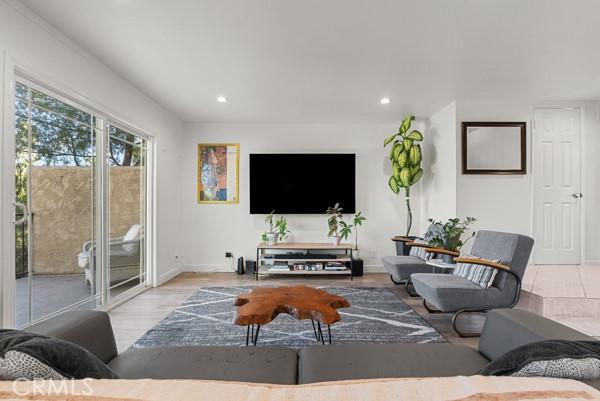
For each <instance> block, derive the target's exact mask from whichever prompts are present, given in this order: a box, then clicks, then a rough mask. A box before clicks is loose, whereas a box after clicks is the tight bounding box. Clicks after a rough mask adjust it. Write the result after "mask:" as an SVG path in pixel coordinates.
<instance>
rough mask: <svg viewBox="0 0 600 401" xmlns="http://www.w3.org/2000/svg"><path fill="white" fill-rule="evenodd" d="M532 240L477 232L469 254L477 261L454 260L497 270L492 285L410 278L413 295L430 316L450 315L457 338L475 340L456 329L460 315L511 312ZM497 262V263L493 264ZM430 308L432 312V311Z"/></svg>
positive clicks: (457, 279) (446, 276)
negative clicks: (451, 314)
mask: <svg viewBox="0 0 600 401" xmlns="http://www.w3.org/2000/svg"><path fill="white" fill-rule="evenodd" d="M532 248H533V238H530V237H527V236H525V235H520V234H512V233H504V232H498V231H485V230H481V231H479V232H478V233H477V236H476V237H475V241H474V242H473V247H472V249H471V252H470V254H471V255H472V256H475V257H477V258H482V259H485V260H484V261H482V260H481V259H468V258H457V259H455V260H456V261H457V262H460V263H466V264H468V265H469V264H471V265H475V264H479V265H485V266H489V267H492V268H494V269H496V270H498V273H497V275H496V277H495V278H494V281H493V282H492V285H491V286H490V287H489V288H483V287H481V286H480V285H478V284H476V283H474V282H472V281H470V280H468V279H466V278H463V277H460V276H458V275H455V274H418V273H417V274H412V275H411V281H412V283H413V285H414V288H415V291H416V292H417V294H419V295H420V296H421V297H423V304H424V305H425V308H427V310H428V311H429V312H430V313H453V314H454V315H453V317H452V328H453V329H454V331H456V333H457V334H458V335H460V336H461V337H473V336H478V335H479V334H478V333H465V332H462V331H460V330H459V329H458V327H457V318H458V316H459V315H461V314H463V313H483V312H485V311H488V310H491V309H499V308H512V307H513V306H515V305H516V304H517V302H518V301H519V295H520V291H521V280H522V279H523V274H524V273H525V269H526V267H527V263H528V262H529V256H530V255H531V250H532ZM496 260H499V261H500V262H499V263H496V262H494V261H496ZM430 305H432V306H433V307H434V308H435V309H434V308H432V307H431V306H430Z"/></svg>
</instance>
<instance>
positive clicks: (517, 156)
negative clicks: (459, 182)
mask: <svg viewBox="0 0 600 401" xmlns="http://www.w3.org/2000/svg"><path fill="white" fill-rule="evenodd" d="M526 132H527V127H526V123H524V122H472V121H465V122H463V123H462V172H463V174H526V173H527V133H526Z"/></svg>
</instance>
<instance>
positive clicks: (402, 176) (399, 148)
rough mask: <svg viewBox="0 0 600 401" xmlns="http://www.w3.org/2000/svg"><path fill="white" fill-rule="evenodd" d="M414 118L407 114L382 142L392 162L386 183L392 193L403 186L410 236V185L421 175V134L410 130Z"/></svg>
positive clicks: (407, 230) (398, 190)
mask: <svg viewBox="0 0 600 401" xmlns="http://www.w3.org/2000/svg"><path fill="white" fill-rule="evenodd" d="M414 120H415V117H414V116H408V117H406V118H404V120H402V124H401V125H400V128H399V129H398V132H397V133H395V134H394V135H391V136H389V137H388V138H386V139H385V141H384V142H383V147H384V148H385V147H386V146H388V145H391V147H390V162H391V164H392V171H393V172H392V175H391V177H390V179H389V180H388V185H389V187H390V189H391V190H392V192H393V193H394V194H396V195H397V194H398V193H399V192H400V188H404V197H405V202H406V209H407V215H406V236H407V237H409V236H410V229H411V227H412V210H411V207H410V187H412V186H413V185H415V184H416V183H417V182H418V181H419V180H420V179H421V177H422V176H423V169H422V168H421V161H422V155H421V145H420V142H421V141H422V140H423V134H421V133H420V132H419V131H417V130H411V129H410V126H411V124H412V122H413V121H414Z"/></svg>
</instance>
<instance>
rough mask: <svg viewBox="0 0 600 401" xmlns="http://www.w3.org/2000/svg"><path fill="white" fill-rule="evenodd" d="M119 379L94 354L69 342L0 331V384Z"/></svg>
mask: <svg viewBox="0 0 600 401" xmlns="http://www.w3.org/2000/svg"><path fill="white" fill-rule="evenodd" d="M19 378H22V379H27V380H33V379H65V378H67V379H85V378H93V379H118V376H117V375H116V374H115V373H114V372H113V371H112V370H111V369H110V368H109V367H108V366H106V364H104V362H102V361H101V360H100V359H98V358H97V357H96V356H95V355H94V354H92V353H91V352H89V351H88V350H86V349H85V348H82V347H80V346H79V345H77V344H73V343H71V342H68V341H63V340H59V339H57V338H50V337H46V336H42V335H38V334H32V333H26V332H23V331H19V330H0V380H16V379H19Z"/></svg>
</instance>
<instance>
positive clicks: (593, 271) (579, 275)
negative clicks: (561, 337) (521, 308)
mask: <svg viewBox="0 0 600 401" xmlns="http://www.w3.org/2000/svg"><path fill="white" fill-rule="evenodd" d="M523 290H524V291H527V292H528V293H529V294H531V296H530V297H525V298H529V300H528V301H530V302H531V304H535V306H534V307H532V308H531V309H534V310H535V311H536V312H538V313H541V314H543V315H544V316H548V317H550V318H552V319H556V320H558V321H561V322H563V323H565V324H567V325H569V326H571V327H574V328H576V329H578V330H581V331H583V332H585V333H587V334H589V335H592V336H594V337H600V264H597V265H591V264H589V265H580V266H572V265H530V266H529V267H528V268H527V270H526V273H525V277H524V278H523ZM528 309H530V308H529V307H528Z"/></svg>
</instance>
